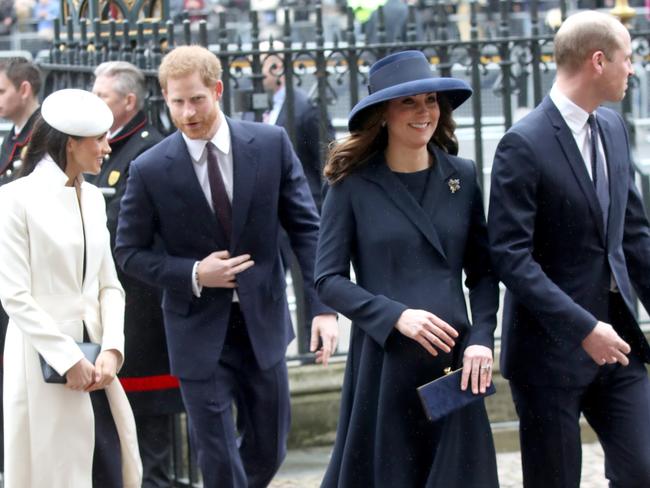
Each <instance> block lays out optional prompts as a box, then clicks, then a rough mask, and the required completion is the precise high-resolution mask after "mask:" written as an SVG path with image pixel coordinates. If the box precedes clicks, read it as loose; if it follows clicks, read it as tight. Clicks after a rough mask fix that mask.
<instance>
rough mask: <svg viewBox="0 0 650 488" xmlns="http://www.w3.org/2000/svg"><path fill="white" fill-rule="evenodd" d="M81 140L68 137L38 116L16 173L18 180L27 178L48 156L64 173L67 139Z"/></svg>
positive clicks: (66, 159) (66, 162)
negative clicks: (23, 177)
mask: <svg viewBox="0 0 650 488" xmlns="http://www.w3.org/2000/svg"><path fill="white" fill-rule="evenodd" d="M69 137H72V138H73V139H81V138H80V137H74V136H69V135H67V134H64V133H63V132H61V131H59V130H57V129H55V128H54V127H52V126H51V125H49V124H48V123H47V122H45V120H43V117H41V116H40V115H39V116H38V118H37V119H36V122H35V123H34V129H33V131H32V137H31V139H30V141H29V144H28V145H27V147H26V150H25V153H24V155H23V158H22V159H23V161H22V166H21V167H20V170H19V171H18V178H20V177H22V176H27V175H28V174H30V173H31V172H32V171H34V168H35V167H36V165H37V164H38V162H39V161H40V160H41V159H43V158H44V157H45V156H46V155H47V154H49V155H50V156H51V157H52V159H53V160H54V162H55V163H56V164H57V165H58V166H59V168H61V171H65V168H66V166H67V165H68V157H67V151H66V146H67V143H68V138H69Z"/></svg>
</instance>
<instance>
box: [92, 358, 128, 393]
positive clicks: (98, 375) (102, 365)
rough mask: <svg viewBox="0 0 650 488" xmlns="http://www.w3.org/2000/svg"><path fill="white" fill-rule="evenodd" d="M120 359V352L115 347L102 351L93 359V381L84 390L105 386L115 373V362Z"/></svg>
mask: <svg viewBox="0 0 650 488" xmlns="http://www.w3.org/2000/svg"><path fill="white" fill-rule="evenodd" d="M120 359H121V355H120V353H119V352H118V351H117V350H115V349H108V350H106V351H102V352H101V353H99V356H97V360H96V361H95V383H94V384H93V385H91V386H90V387H89V388H87V389H86V391H95V390H101V389H103V388H106V387H107V386H108V385H110V384H111V382H112V381H113V380H114V379H115V376H116V375H117V363H118V361H119V360H120Z"/></svg>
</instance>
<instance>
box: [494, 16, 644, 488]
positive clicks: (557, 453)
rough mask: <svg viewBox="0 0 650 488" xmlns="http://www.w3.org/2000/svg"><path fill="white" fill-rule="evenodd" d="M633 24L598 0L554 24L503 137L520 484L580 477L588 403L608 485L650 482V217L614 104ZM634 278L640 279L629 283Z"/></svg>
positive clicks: (499, 168)
mask: <svg viewBox="0 0 650 488" xmlns="http://www.w3.org/2000/svg"><path fill="white" fill-rule="evenodd" d="M631 56H632V48H631V42H630V35H629V33H628V32H627V30H626V29H625V27H624V26H623V25H622V24H620V22H618V21H617V20H616V19H615V18H613V17H611V16H609V15H606V14H603V13H598V12H594V11H585V12H581V13H578V14H575V15H572V16H571V17H569V18H568V19H567V20H566V21H565V23H564V24H563V25H562V27H561V28H560V29H559V31H558V33H557V35H556V38H555V61H556V64H557V79H556V81H555V84H554V86H553V88H552V89H551V92H550V94H549V96H548V97H546V98H545V99H544V100H543V101H542V103H541V104H540V105H539V106H538V107H537V108H536V109H535V110H534V111H533V112H532V113H531V114H529V115H528V116H527V117H525V118H524V119H522V120H521V121H520V122H519V123H517V124H515V125H514V126H513V127H512V128H511V129H510V130H509V131H508V132H507V133H506V135H505V136H504V137H503V139H502V140H501V142H500V143H499V146H498V148H497V152H496V156H495V160H494V166H493V170H492V171H493V172H492V187H491V195H490V210H489V224H488V225H489V235H490V244H491V247H492V252H493V258H494V265H495V267H496V269H497V270H498V272H499V274H500V277H501V279H502V280H503V282H504V283H505V285H506V287H507V288H508V291H507V293H506V298H505V308H504V312H503V337H502V349H501V368H502V372H503V374H504V376H505V377H506V378H508V379H509V380H510V385H511V389H512V395H513V399H514V401H515V406H516V408H517V413H518V415H519V418H520V438H521V453H522V462H523V470H524V486H525V487H526V488H530V487H540V488H541V487H544V488H552V487H558V488H578V487H579V485H580V468H581V447H580V446H581V443H580V427H579V422H578V421H579V418H580V414H581V413H582V414H584V416H585V418H586V419H587V421H588V422H589V424H590V425H591V426H592V427H593V429H594V430H595V431H596V433H597V434H598V437H599V440H600V441H601V444H602V445H603V449H604V451H605V473H606V475H607V477H608V478H609V480H610V486H611V487H612V488H632V487H639V488H640V487H647V486H650V383H649V381H648V375H647V373H646V368H645V364H644V363H647V362H649V361H650V348H649V347H648V343H647V342H646V339H645V337H644V335H643V333H642V332H641V330H640V328H639V325H638V323H637V321H636V319H635V317H634V309H635V297H634V291H636V293H637V294H638V296H639V298H640V299H641V301H642V302H643V304H644V306H645V308H646V309H649V308H650V231H649V229H648V221H647V219H646V216H645V214H644V210H643V207H642V202H641V199H640V197H639V194H638V191H637V189H636V187H635V183H634V171H633V169H632V165H631V161H630V159H631V158H630V149H629V143H628V134H627V132H626V128H625V124H624V122H623V120H622V118H621V117H620V115H618V114H617V113H616V112H614V111H612V110H609V109H606V108H599V106H600V105H601V104H602V103H603V102H618V101H620V100H621V99H622V98H623V97H624V95H625V91H626V89H627V80H628V77H629V76H630V75H632V74H633V69H632V64H631V59H630V58H631ZM633 287H634V290H633Z"/></svg>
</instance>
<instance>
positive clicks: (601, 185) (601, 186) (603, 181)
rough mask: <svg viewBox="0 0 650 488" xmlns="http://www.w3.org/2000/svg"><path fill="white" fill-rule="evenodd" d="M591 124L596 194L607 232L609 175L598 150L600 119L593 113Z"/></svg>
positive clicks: (590, 117) (592, 162) (590, 136)
mask: <svg viewBox="0 0 650 488" xmlns="http://www.w3.org/2000/svg"><path fill="white" fill-rule="evenodd" d="M587 122H588V124H589V138H590V140H591V174H592V179H593V182H594V187H595V188H596V196H597V197H598V203H600V209H601V210H602V212H603V220H604V224H605V233H607V218H608V216H609V185H608V183H607V175H606V173H605V161H603V157H602V155H601V154H600V151H599V150H598V134H599V133H600V131H599V130H598V121H597V120H596V117H594V116H593V114H590V115H589V118H588V119H587Z"/></svg>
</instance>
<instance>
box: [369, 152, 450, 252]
mask: <svg viewBox="0 0 650 488" xmlns="http://www.w3.org/2000/svg"><path fill="white" fill-rule="evenodd" d="M364 177H366V178H367V179H369V180H370V181H373V182H374V183H376V184H378V185H379V186H380V187H381V188H382V189H383V190H384V193H385V194H386V196H388V198H389V199H390V200H391V201H392V202H393V203H394V204H395V206H397V208H399V209H400V210H401V211H402V212H403V213H404V215H405V216H406V217H407V218H408V219H409V220H410V221H411V222H412V223H413V224H414V225H415V226H416V227H417V228H418V230H419V231H420V232H422V234H424V236H425V237H426V238H427V240H428V241H429V242H430V243H431V245H432V246H433V248H434V249H435V250H436V251H438V253H439V254H440V256H442V258H443V259H445V260H446V259H447V256H446V254H445V251H444V250H443V248H442V244H441V243H440V238H439V237H438V233H437V232H436V230H435V229H434V227H433V224H432V222H431V219H430V218H429V217H428V216H427V213H426V212H425V210H424V209H423V208H422V207H421V206H420V205H419V204H418V203H417V202H416V201H415V199H414V198H413V196H412V195H411V194H410V193H409V192H408V190H406V189H404V188H401V187H402V183H401V181H400V180H399V178H397V176H395V175H394V174H393V172H392V171H391V170H390V169H389V168H388V165H387V164H386V161H385V160H384V155H383V154H378V155H377V156H376V157H375V158H374V160H373V161H372V162H370V163H369V165H368V167H367V170H366V171H365V172H364ZM431 179H434V178H433V177H432V178H431ZM431 179H430V180H429V185H428V186H427V193H429V192H430V191H431V185H432V183H431ZM398 189H399V190H398ZM428 197H429V195H428V196H427V197H425V198H427V199H428Z"/></svg>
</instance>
